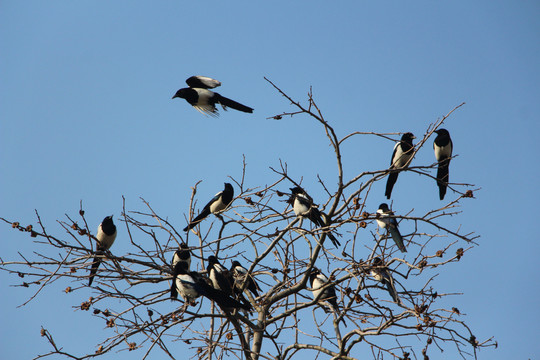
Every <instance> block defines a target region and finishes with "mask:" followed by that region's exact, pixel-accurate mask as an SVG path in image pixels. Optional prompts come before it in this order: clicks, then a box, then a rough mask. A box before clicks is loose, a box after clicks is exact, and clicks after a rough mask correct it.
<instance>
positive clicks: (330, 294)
mask: <svg viewBox="0 0 540 360" xmlns="http://www.w3.org/2000/svg"><path fill="white" fill-rule="evenodd" d="M309 282H310V284H311V288H312V290H311V292H312V293H313V298H314V299H317V297H318V296H319V294H321V292H322V295H320V298H319V301H318V303H319V305H321V306H322V307H323V308H324V305H325V304H328V305H330V307H331V308H332V310H333V311H334V312H335V313H336V315H338V314H339V305H338V303H337V296H336V289H335V288H334V285H331V286H329V287H327V288H325V289H321V288H322V287H324V286H325V285H326V284H328V282H329V280H328V278H327V277H326V276H325V275H324V274H323V273H322V272H321V271H320V270H319V269H317V268H315V267H314V268H313V269H311V273H310V274H309ZM325 311H326V308H325Z"/></svg>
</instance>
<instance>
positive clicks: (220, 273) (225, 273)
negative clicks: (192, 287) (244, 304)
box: [206, 255, 233, 296]
mask: <svg viewBox="0 0 540 360" xmlns="http://www.w3.org/2000/svg"><path fill="white" fill-rule="evenodd" d="M206 271H207V273H208V277H209V278H210V280H211V281H212V286H213V287H214V289H218V290H221V291H223V292H224V293H226V294H227V295H231V296H232V294H233V291H232V287H233V278H232V276H231V274H230V273H229V270H228V269H227V268H226V267H225V266H223V265H221V263H220V262H219V260H218V259H217V258H216V257H215V256H214V255H211V256H209V257H208V266H207V267H206Z"/></svg>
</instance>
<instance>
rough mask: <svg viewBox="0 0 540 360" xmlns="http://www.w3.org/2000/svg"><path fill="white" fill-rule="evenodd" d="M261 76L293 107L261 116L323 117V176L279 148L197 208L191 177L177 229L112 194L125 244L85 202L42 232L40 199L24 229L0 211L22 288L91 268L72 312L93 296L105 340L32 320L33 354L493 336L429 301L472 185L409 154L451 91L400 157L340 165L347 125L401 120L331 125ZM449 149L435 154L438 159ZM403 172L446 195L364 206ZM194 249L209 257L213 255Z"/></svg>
mask: <svg viewBox="0 0 540 360" xmlns="http://www.w3.org/2000/svg"><path fill="white" fill-rule="evenodd" d="M267 81H268V82H269V83H270V84H271V85H272V86H273V87H274V88H275V89H276V90H277V91H278V92H279V93H280V94H281V95H282V96H284V97H285V98H286V99H287V100H288V101H290V102H291V104H292V106H293V107H294V111H292V112H285V113H280V114H278V115H275V116H273V117H272V119H276V120H282V121H284V120H285V119H286V118H288V117H292V116H302V115H303V116H308V117H309V118H311V119H313V120H314V121H316V122H318V123H319V124H320V125H321V129H322V131H324V132H325V134H326V136H327V138H328V141H329V142H330V144H331V149H332V150H333V152H334V155H335V161H336V165H337V167H336V168H337V172H336V177H335V178H336V180H337V181H336V183H335V184H327V183H324V182H323V181H322V179H318V180H319V182H318V184H319V185H320V187H319V188H317V189H309V188H306V187H304V186H303V185H302V180H303V179H298V178H293V177H291V176H290V175H289V173H288V168H287V164H286V163H285V162H280V164H279V167H278V168H270V169H271V171H272V174H273V175H274V178H273V180H272V183H269V184H257V185H254V186H253V185H250V184H247V183H246V182H245V173H246V171H247V167H246V164H245V161H244V165H243V172H242V176H241V177H240V178H232V177H230V178H229V179H225V178H224V181H225V182H226V185H225V189H224V190H223V191H222V192H220V193H218V199H217V200H216V198H214V199H213V200H212V201H221V203H219V204H218V203H212V201H211V202H210V203H209V204H208V205H207V206H206V207H204V208H200V207H198V206H197V205H198V204H200V202H201V201H205V200H207V198H209V197H210V196H208V194H198V193H197V185H198V183H197V184H195V185H194V186H193V191H192V198H191V203H190V204H189V215H186V217H187V219H186V221H187V224H188V226H187V227H186V228H185V229H184V230H185V231H179V230H177V228H183V226H185V225H186V223H184V224H172V223H170V222H169V221H168V219H167V217H165V216H162V215H160V214H158V213H157V212H155V211H154V210H153V208H152V207H151V205H150V204H149V203H147V202H146V201H144V200H142V201H143V204H144V206H145V208H146V211H129V210H128V209H126V201H125V199H124V202H123V207H122V217H121V218H120V219H119V220H117V224H116V227H117V228H116V229H115V232H114V235H115V236H116V232H118V234H119V235H118V237H119V238H120V234H122V235H121V237H122V241H129V242H130V248H131V250H130V252H129V253H125V254H121V253H118V252H116V251H115V246H114V245H112V242H111V244H110V245H108V246H105V247H104V246H102V244H103V240H102V239H105V238H104V237H103V234H98V233H95V232H94V229H93V227H94V226H93V225H92V224H91V225H90V226H89V224H87V222H86V219H85V212H84V210H83V208H82V204H81V209H80V211H79V214H78V217H74V216H69V215H67V216H66V219H64V220H61V221H59V224H60V225H61V226H62V227H63V228H64V229H65V233H64V234H59V235H55V234H50V233H48V232H47V231H46V228H45V226H44V224H43V223H42V221H41V219H40V217H39V214H38V213H37V212H36V215H37V223H38V226H36V227H32V226H28V227H25V226H22V225H21V224H19V223H18V222H14V221H12V220H7V219H4V218H1V219H2V220H3V221H4V222H6V223H9V224H11V225H12V227H13V228H14V229H17V230H20V231H24V232H28V233H29V234H30V235H31V238H32V239H33V240H34V241H35V242H36V249H37V250H36V251H35V253H33V254H30V255H29V254H26V255H24V254H21V259H18V260H10V261H4V260H2V262H1V264H0V270H3V271H7V272H9V273H12V274H17V275H19V276H20V277H21V281H23V282H22V286H25V287H32V288H33V289H35V292H34V295H33V296H32V297H31V298H30V299H29V300H28V301H31V300H32V299H33V298H34V297H36V296H38V295H39V293H40V292H41V290H42V289H43V288H45V287H46V286H50V285H52V284H54V283H57V282H59V284H61V286H62V288H63V287H65V286H67V287H66V288H65V292H66V293H73V295H76V294H87V291H88V290H87V289H85V288H86V287H87V285H88V283H89V282H90V284H91V285H92V290H93V294H95V295H93V296H92V297H91V298H89V299H87V298H84V299H81V300H82V303H81V304H80V310H82V311H90V310H91V314H93V316H94V317H96V318H98V319H101V320H100V321H103V322H104V324H105V326H106V327H107V329H105V330H104V331H103V341H102V342H101V343H100V344H97V347H96V349H81V351H83V352H84V354H79V353H77V354H74V353H73V352H72V351H67V350H64V349H63V347H62V346H59V345H57V344H56V343H55V341H54V340H53V336H52V334H51V332H49V330H46V329H42V336H44V337H46V339H47V340H48V342H49V343H50V345H51V351H50V352H49V353H46V354H42V355H39V356H37V358H42V357H49V356H58V355H63V356H65V357H66V358H76V359H85V358H92V357H97V356H100V355H102V354H106V353H111V352H114V351H118V350H121V349H126V348H127V349H129V350H138V352H137V354H138V355H137V356H138V357H141V358H143V359H144V358H148V357H149V355H150V354H154V353H155V352H161V355H163V354H165V355H166V356H168V357H169V358H171V359H184V358H186V354H185V353H184V351H183V353H178V351H177V350H176V349H177V348H178V347H179V346H178V345H177V342H176V341H177V340H180V341H182V342H183V343H184V344H185V348H186V349H189V351H192V355H191V356H196V357H198V358H201V359H202V358H207V359H212V358H217V359H221V358H239V359H240V358H244V359H252V360H257V359H283V360H285V359H292V358H295V357H298V356H300V357H301V358H304V356H303V355H302V354H304V353H309V354H311V356H319V355H323V357H322V358H325V357H328V358H332V359H354V358H357V356H358V355H357V354H359V352H360V351H362V352H363V353H367V354H371V355H370V356H372V357H373V358H376V359H383V358H388V359H394V358H399V359H410V358H413V357H414V358H417V359H418V358H423V359H428V358H429V356H428V354H430V353H435V352H436V351H440V350H443V349H446V348H447V347H449V346H451V347H453V348H454V349H457V352H458V353H459V354H460V355H461V356H462V357H463V358H469V357H472V358H476V356H477V349H479V348H481V347H486V346H494V345H495V343H494V342H493V340H492V339H487V340H482V341H480V340H478V339H477V338H476V337H475V335H473V332H472V331H471V329H470V328H469V326H468V325H467V324H466V323H465V321H464V320H463V316H462V314H461V313H460V311H459V310H458V309H457V308H455V307H452V308H445V307H444V306H442V305H440V300H441V299H443V298H448V297H449V296H451V295H453V294H448V293H443V292H438V291H436V290H435V289H434V288H433V285H432V283H433V278H434V277H435V276H436V275H437V274H438V273H439V272H441V271H443V270H445V269H446V268H447V267H446V265H448V264H450V263H455V262H458V261H459V260H460V259H461V258H462V257H463V256H464V254H465V253H466V252H467V251H468V250H470V249H471V248H472V247H473V246H474V244H475V240H476V239H477V236H476V235H475V234H474V233H462V232H461V231H460V230H455V229H452V228H449V227H447V226H446V225H445V219H446V218H448V217H451V216H455V215H459V214H460V210H459V204H460V202H462V201H463V200H464V199H467V198H472V197H473V191H474V190H475V189H474V188H473V186H472V185H470V184H464V183H448V181H447V180H446V182H444V178H442V179H441V178H440V177H439V176H433V175H431V173H432V172H433V170H434V169H437V168H438V167H440V165H441V163H440V162H437V160H435V159H434V160H433V162H432V163H430V164H423V165H422V164H415V163H414V157H415V155H416V154H417V153H418V151H424V150H426V151H427V150H429V151H433V149H432V148H431V144H432V140H433V137H434V136H433V133H434V132H438V131H439V129H440V126H441V125H442V124H443V123H444V122H445V120H447V118H448V117H449V116H450V115H451V114H452V113H453V112H454V110H456V109H457V108H459V107H460V106H462V105H463V104H461V105H459V106H457V107H456V108H455V109H453V110H452V111H450V112H449V113H448V114H447V115H446V116H444V117H443V118H441V119H439V120H438V121H436V122H434V123H433V124H429V125H428V126H427V127H426V131H425V133H424V134H423V136H419V137H418V138H419V139H418V141H417V143H416V144H412V139H413V138H414V136H412V134H411V133H408V134H410V135H407V142H408V143H410V145H411V146H412V148H411V147H408V148H406V149H405V147H404V150H403V151H402V153H404V154H406V156H407V159H406V160H405V161H401V160H399V161H398V159H396V160H395V161H394V159H392V161H391V163H390V167H387V166H388V164H387V163H385V164H381V169H380V170H371V171H364V172H362V173H360V174H355V175H354V176H353V177H352V178H345V176H344V172H343V169H344V166H345V164H344V163H343V162H342V161H343V159H342V155H341V146H342V145H343V143H344V142H346V141H348V140H350V139H352V138H353V137H355V136H378V137H382V138H386V139H392V140H394V141H399V140H398V139H400V138H401V135H402V134H400V133H393V134H382V133H372V132H354V133H351V134H348V135H347V136H345V137H343V138H338V136H337V135H336V132H335V131H334V128H333V127H332V125H331V124H330V122H328V121H327V120H326V119H325V118H324V116H323V113H322V112H321V110H320V109H319V108H318V107H317V104H316V102H315V101H314V99H313V96H312V93H311V91H310V92H309V93H308V99H307V105H302V104H301V103H299V102H297V101H294V100H293V99H292V98H290V97H289V96H288V95H287V94H286V93H285V92H283V91H282V90H281V89H279V88H278V87H277V86H275V85H274V84H273V83H272V82H270V81H269V80H267ZM409 139H410V141H409ZM430 139H431V141H430ZM426 144H428V145H427V146H426ZM389 155H390V154H389ZM451 156H452V154H451V153H450V155H449V156H447V157H445V159H443V160H442V161H445V163H444V164H443V165H444V166H446V165H447V164H449V162H450V158H451ZM454 156H455V155H454ZM404 171H410V172H414V173H417V174H420V175H422V176H424V177H427V178H429V179H430V181H432V182H433V197H434V200H435V201H434V202H433V203H434V204H437V203H439V200H438V196H437V193H438V190H437V187H442V186H444V192H446V189H448V190H450V193H451V195H452V200H450V201H448V199H447V201H448V202H447V203H445V204H444V205H442V206H440V207H436V208H433V209H431V210H429V211H428V212H426V213H424V214H418V213H416V211H413V210H407V209H403V208H399V212H398V211H392V209H391V208H390V206H389V205H388V204H390V205H391V203H390V202H388V203H387V204H382V205H386V208H383V206H382V205H381V208H382V209H381V208H380V209H379V210H380V211H378V209H376V208H375V209H373V208H368V207H367V206H366V203H367V199H368V198H370V199H371V198H372V199H373V200H372V202H373V201H376V202H377V203H380V202H381V201H379V200H378V199H386V198H385V197H384V196H383V194H379V193H377V194H375V193H374V191H372V185H373V184H374V183H376V182H379V181H385V177H387V176H388V175H389V174H390V175H391V174H394V175H395V176H393V177H394V179H393V180H392V181H393V183H392V186H391V187H386V191H387V192H386V193H385V194H384V195H386V196H387V197H388V198H390V193H391V192H392V188H393V192H394V193H395V192H396V191H399V181H398V182H397V183H396V179H397V174H398V173H399V172H404ZM445 174H446V175H445V176H446V179H448V175H447V172H445ZM441 181H443V182H444V183H443V182H441ZM227 185H229V186H230V187H231V189H232V188H234V190H231V189H228V187H227ZM442 191H443V190H441V197H442V196H443V194H442ZM219 194H221V195H219ZM310 194H317V196H313V195H310ZM321 194H326V196H325V197H324V198H322V197H321ZM229 195H230V197H231V198H230V199H229V198H228V196H229ZM446 195H447V197H448V195H449V194H446ZM219 196H222V198H219ZM312 196H313V198H312ZM199 199H200V201H199ZM203 203H204V202H203ZM212 204H214V205H212ZM197 209H200V210H199V211H197ZM186 210H188V209H187V208H186ZM404 224H406V226H404ZM402 227H403V228H406V230H405V231H403V229H401V228H402ZM100 229H102V227H101V226H100ZM400 229H401V230H402V231H401V232H400V231H399V230H400ZM112 240H113V241H114V239H112ZM117 241H118V240H117ZM111 245H112V246H111ZM405 252H406V253H407V256H408V257H407V259H408V260H405V259H404V256H402V254H405ZM171 259H173V260H172V261H171ZM207 259H210V263H211V264H216V261H217V264H219V266H217V265H214V266H213V267H212V268H210V267H209V262H208V260H207ZM96 264H97V265H96ZM98 266H99V267H98ZM90 268H92V269H93V270H92V272H90ZM92 281H93V283H92ZM187 292H189V293H190V294H192V295H193V296H192V297H190V301H187V300H186V299H187V296H184V295H186V294H187ZM195 295H196V296H195ZM73 298H74V299H76V297H75V296H74V297H73ZM444 303H447V302H446V301H445V302H444ZM216 305H217V306H216ZM89 321H95V320H90V319H89ZM173 344H174V345H173ZM161 355H160V356H161ZM55 358H56V357H55Z"/></svg>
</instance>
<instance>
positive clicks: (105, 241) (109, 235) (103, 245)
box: [88, 215, 116, 286]
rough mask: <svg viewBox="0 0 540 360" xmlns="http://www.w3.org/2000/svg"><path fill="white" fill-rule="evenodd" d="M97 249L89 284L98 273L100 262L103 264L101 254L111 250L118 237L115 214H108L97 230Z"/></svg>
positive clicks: (89, 284)
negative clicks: (114, 220) (114, 219)
mask: <svg viewBox="0 0 540 360" xmlns="http://www.w3.org/2000/svg"><path fill="white" fill-rule="evenodd" d="M96 239H97V242H98V244H97V250H96V252H95V253H94V261H93V262H92V268H91V269H90V276H89V280H88V286H91V285H92V282H93V281H94V276H95V275H96V273H97V269H98V267H99V264H101V256H102V255H103V254H105V251H107V250H109V249H110V248H111V246H112V244H113V243H114V240H115V239H116V225H114V222H113V215H111V216H107V217H105V218H104V219H103V221H102V222H101V224H99V226H98V230H97V235H96Z"/></svg>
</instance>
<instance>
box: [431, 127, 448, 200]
mask: <svg viewBox="0 0 540 360" xmlns="http://www.w3.org/2000/svg"><path fill="white" fill-rule="evenodd" d="M435 132H436V133H437V137H436V138H435V141H434V142H433V150H434V151H435V159H437V161H438V162H439V168H438V169H437V186H439V198H440V199H441V200H443V199H444V195H446V187H447V186H448V179H449V175H448V167H449V166H450V159H451V157H452V139H451V138H450V133H449V132H448V130H446V129H439V130H435Z"/></svg>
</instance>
